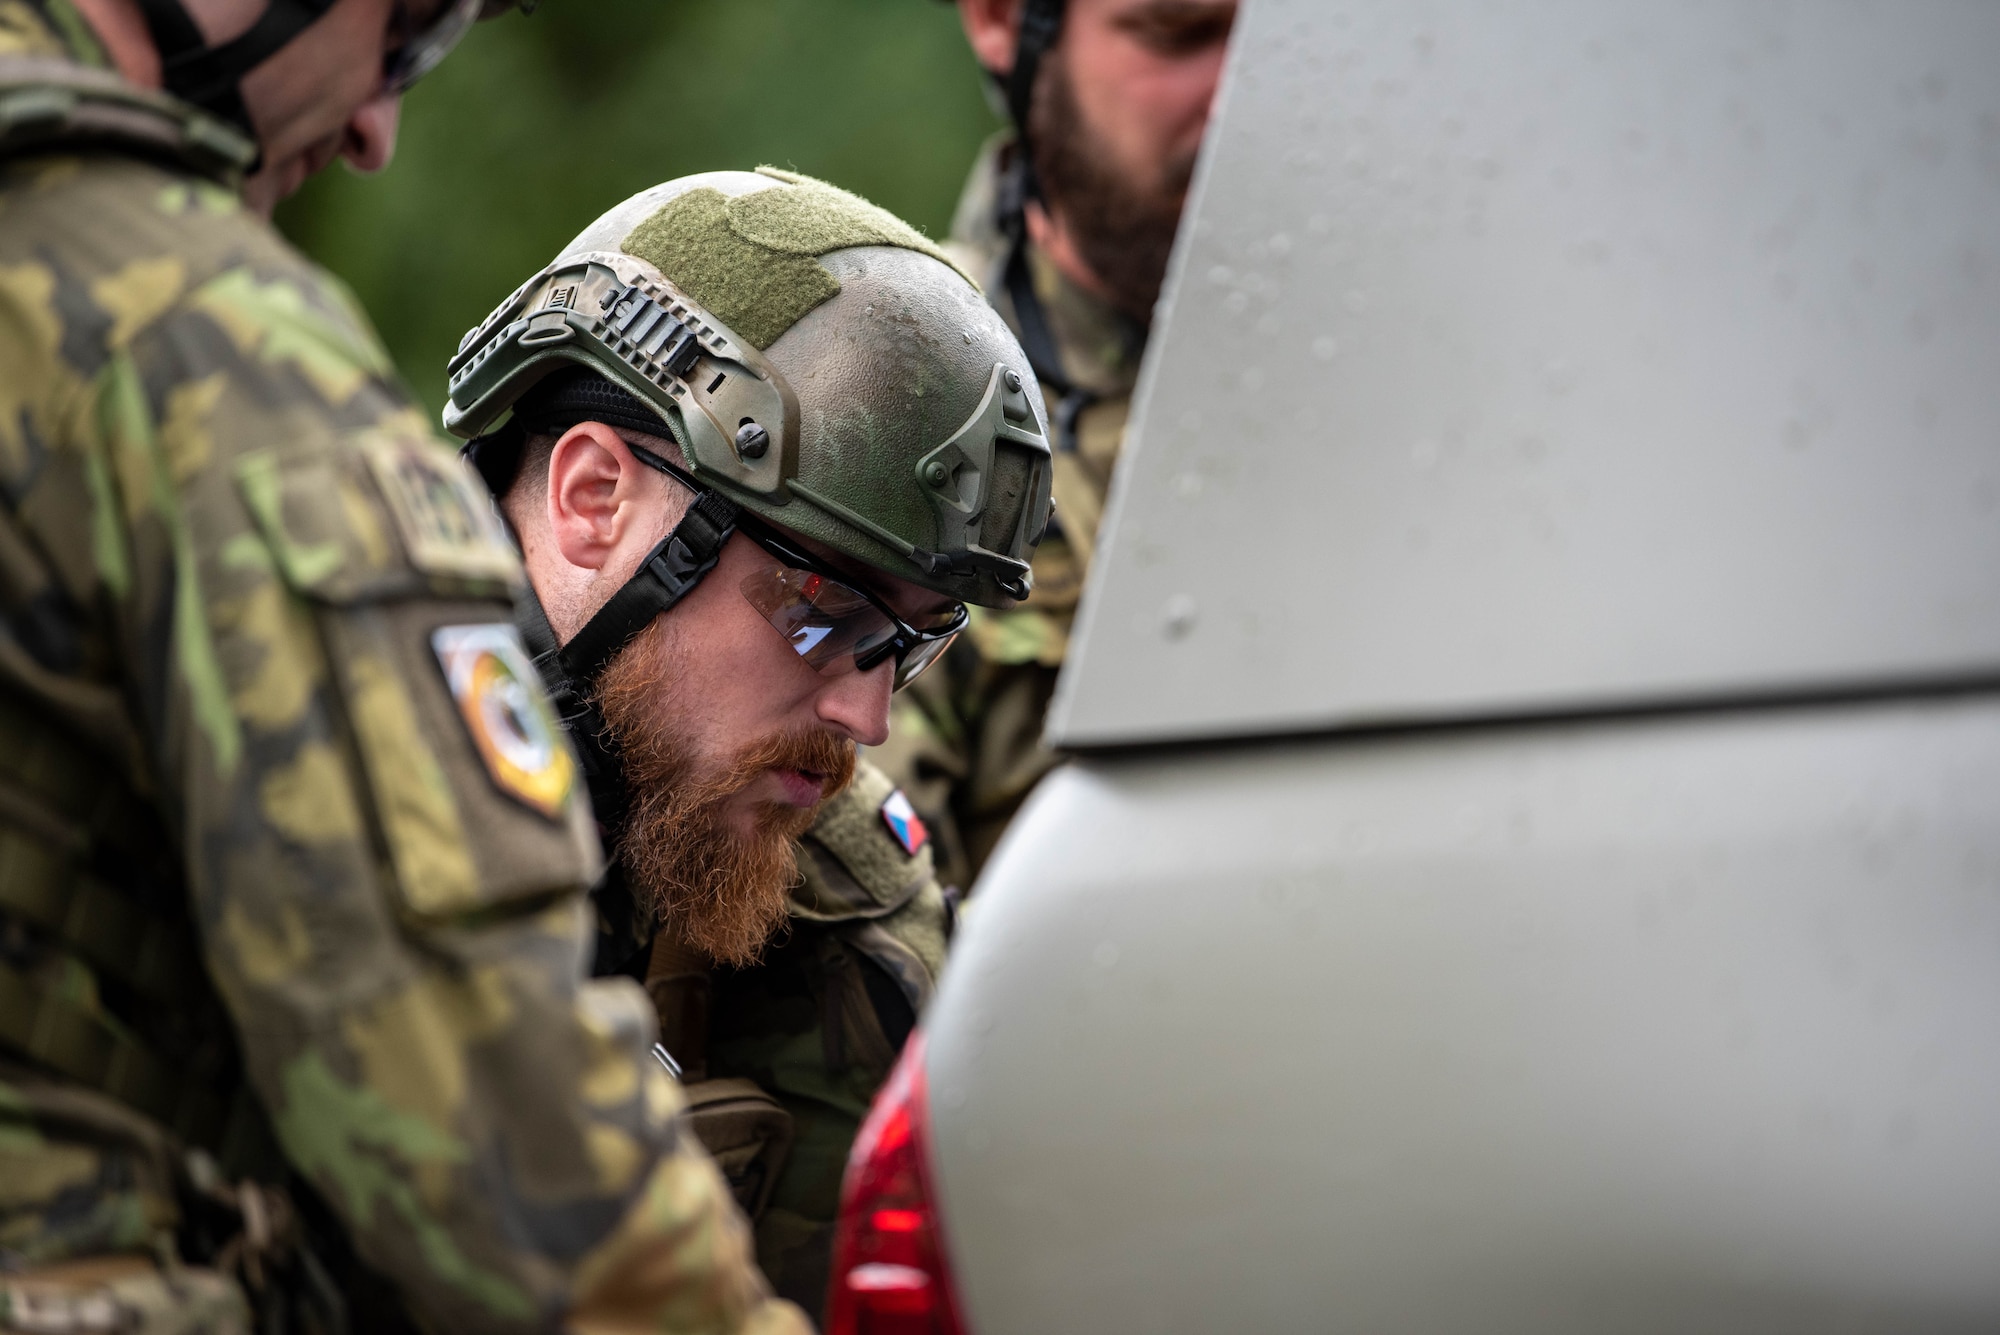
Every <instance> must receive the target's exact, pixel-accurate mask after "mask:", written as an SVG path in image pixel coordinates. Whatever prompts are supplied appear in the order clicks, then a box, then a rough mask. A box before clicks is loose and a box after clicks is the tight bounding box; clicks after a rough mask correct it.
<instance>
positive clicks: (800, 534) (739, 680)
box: [445, 168, 1049, 1307]
mask: <svg viewBox="0 0 2000 1335" xmlns="http://www.w3.org/2000/svg"><path fill="white" fill-rule="evenodd" d="M450 374H451V382H450V383H451V403H450V405H449V406H448V407H447V409H446V414H445V419H446V425H447V426H448V427H449V428H450V429H451V430H452V431H453V432H455V433H457V434H459V435H463V436H467V437H471V438H473V440H472V444H471V445H469V446H468V448H467V453H468V455H469V456H470V457H471V458H472V460H473V461H474V463H475V465H476V466H477V467H478V469H479V471H480V473H481V474H482V475H483V476H484V477H485V478H486V481H487V484H488V486H489V487H490V488H491V489H492V490H493V492H494V494H495V495H496V496H498V497H499V498H500V499H501V507H502V512H503V513H504V515H505V517H506V519H507V521H508V523H509V525H510V526H511V527H512V529H513V531H514V533H515V535H516V537H517V539H518V541H519V542H520V545H521V551H522V554H523V557H524V560H525V564H526V566H527V570H528V575H529V578H530V580H531V581H532V583H533V586H534V593H535V595H536V598H537V599H538V600H539V607H537V606H535V605H534V604H532V603H528V602H524V603H523V605H522V607H523V617H524V620H523V625H522V629H523V634H524V638H525V639H526V641H527V643H528V645H529V647H530V648H531V649H532V650H533V651H534V653H535V656H536V660H537V663H538V665H539V666H540V667H541V668H542V670H543V673H544V675H545V677H546V679H547V682H548V684H549V687H550V690H551V693H552V695H553V696H554V698H555V699H556V702H557V704H558V707H559V709H560V710H561V713H562V715H563V718H564V721H565V722H566V723H567V724H568V725H569V727H570V729H571V731H572V735H573V736H574V737H575V739H576V742H577V746H578V750H579V752H580V754H581V755H582V757H583V760H584V766H585V770H586V773H587V774H588V776H589V780H590V787H591V793H592V798H593V802H594V805H595V808H596V811H597V815H598V818H599V820H600V821H602V822H603V823H604V827H605V831H606V834H607V842H608V845H609V847H610V848H611V849H612V852H613V856H614V864H613V867H612V869H611V872H610V873H609V875H607V877H606V879H605V881H604V882H603V883H602V884H601V885H600V886H599V887H598V890H597V892H596V898H597V902H598V911H599V920H600V938H599V942H598V956H597V964H598V970H599V972H602V973H614V972H615V973H626V974H629V975H630V976H631V977H634V978H638V979H641V980H643V981H644V983H645V985H646V988H647V991H648V992H649V993H650V994H651V995H652V997H653V1000H654V1003H655V1005H656V1007H657V1009H658V1016H659V1021H660V1029H661V1034H662V1037H663V1039H664V1041H665V1045H666V1048H667V1049H668V1051H669V1053H670V1054H671V1060H672V1061H673V1062H675V1063H676V1064H678V1065H679V1066H680V1067H681V1068H682V1072H683V1077H684V1079H685V1081H686V1082H687V1092H688V1098H689V1101H690V1103H691V1104H692V1106H693V1114H692V1116H691V1118H690V1124H691V1125H692V1126H693V1128H694V1130H695V1132H696V1134H698V1135H699V1136H700V1137H701V1139H702V1140H703V1141H704V1142H705V1143H706V1144H707V1145H708V1147H709V1148H710V1149H711V1150H712V1151H713V1152H714V1154H715V1156H716V1158H717V1159H718V1160H719V1161H720V1163H721V1165H722V1167H723V1169H724V1171H725V1172H726V1173H727V1174H728V1176H729V1179H730V1183H731V1185H732V1187H733V1188H734V1189H735V1190H736V1192H737V1196H738V1199H739V1200H740V1201H741V1202H742V1204H743V1206H744V1208H745V1209H746V1210H748V1211H749V1212H750V1213H751V1214H752V1216H753V1218H755V1219H756V1221H757V1238H758V1251H759V1256H760V1258H761V1259H762V1260H763V1261H764V1262H765V1264H766V1266H767V1267H768V1268H769V1271H770V1273H771V1277H772V1280H773V1282H774V1283H776V1285H777V1286H778V1289H779V1291H780V1292H781V1293H783V1294H786V1295H788V1296H796V1297H798V1298H799V1299H801V1300H802V1301H804V1302H806V1303H808V1304H810V1305H812V1306H814V1307H817V1306H818V1304H819V1302H820V1300H821V1299H822V1297H823V1296H824V1294H825V1289H826V1279H827V1269H828V1260H829V1256H828V1253H829V1251H830V1246H831V1225H832V1222H833V1220H834V1217H835V1213H836V1211H837V1207H838V1204H839V1199H838V1197H839V1185H840V1173H841V1168H842V1166H843V1164H844V1163H845V1160H846V1156H847V1151H848V1148H849V1146H850V1144H851V1143H852V1141H853V1138H854V1134H855V1132H856V1130H857V1129H858V1127H859V1124H860V1119H861V1117H862V1116H863V1115H864V1114H865V1112H866V1110H867V1107H868V1104H869V1102H870V1100H871V1099H872V1097H873V1095H874V1092H875V1090H876V1088H877V1087H878V1086H879V1085H880V1083H881V1082H882V1080H883V1079H884V1077H885V1076H886V1075H887V1074H888V1071H889V1068H890V1066H891V1065H892V1064H893V1062H894V1059H895V1055H896V1053H897V1051H898V1049H900V1048H901V1046H902V1042H903V1039H904V1038H905V1037H906V1036H907V1035H908V1033H909V1031H910V1028H911V1027H912V1025H913V1024H914V1023H915V1019H916V1013H917V1009H918V1008H919V1007H920V1006H921V1005H922V1004H923V1003H924V1002H925V1001H926V1000H927V999H928V996H929V993H930V989H931V986H932V981H933V979H934V977H935V975H936V972H937V970H938V967H939V966H940V964H941V963H942V960H943V955H944V946H945V930H946V921H947V920H946V908H945V902H944V897H943V893H942V891H941V889H940V887H939V886H938V884H937V881H936V879H935V877H934V875H933V873H932V869H931V863H930V856H929V850H928V849H927V848H926V847H925V846H924V835H923V830H922V826H921V824H920V823H919V822H918V821H917V820H916V817H915V813H914V812H913V811H912V810H911V808H910V805H909V803H908V801H907V800H906V799H904V798H903V797H902V795H901V794H900V793H899V792H897V791H896V790H895V789H894V788H893V786H892V785H891V784H890V783H889V781H888V780H887V779H886V778H884V777H883V776H882V775H881V774H880V773H879V772H878V771H876V770H875V769H874V768H873V767H872V766H868V765H866V764H862V765H860V766H859V767H858V771H857V765H856V754H855V749H856V744H857V743H858V744H861V745H867V746H874V745H878V744H880V743H881V742H882V740H883V739H884V738H885V737H886V736H887V733H888V723H889V707H890V698H891V692H892V691H893V690H894V689H895V688H896V687H899V686H903V685H907V684H909V683H910V682H911V681H913V680H915V679H916V678H917V676H918V674H919V673H921V672H922V671H923V670H924V668H925V667H927V666H928V665H929V664H930V663H931V662H932V661H933V660H934V659H936V658H937V657H938V656H939V655H940V654H941V653H942V652H943V651H944V649H945V647H946V646H947V645H948V644H950V642H951V641H952V639H953V637H954V636H955V635H957V633H958V632H959V631H960V629H962V627H963V626H964V624H965V622H966V618H967V611H966V607H965V604H966V603H974V604H978V605H981V606H983V607H988V608H1002V607H1006V606H1009V605H1011V604H1012V603H1013V602H1014V601H1015V600H1017V599H1019V598H1022V597H1024V596H1026V595H1027V593H1028V590H1029V587H1030V580H1031V572H1030V568H1029V565H1028V558H1029V556H1030V553H1031V550H1032V548H1033V544H1034V542H1035V540H1036V539H1037V538H1039V537H1040V535H1041V532H1042V529H1043V527H1044V526H1045V524H1046V522H1047V519H1048V513H1049V446H1048V443H1047V439H1046V435H1045V431H1044V427H1043V423H1042V420H1041V416H1040V405H1039V403H1038V402H1037V401H1036V398H1035V394H1034V386H1033V385H1032V384H1030V383H1028V380H1027V377H1028V374H1029V368H1028V363H1027V359H1026V357H1025V356H1024V354H1023V353H1022V352H1021V349H1020V347H1019V345H1018V344H1017V343H1016V342H1015V340H1014V338H1013V337H1012V336H1011V335H1010V334H1009V333H1008V331H1007V327H1006V325H1005V324H1004V323H1003V322H1002V321H1001V320H1000V319H999V317H998V316H997V315H995V314H994V312H993V311H992V310H991V308H989V307H988V306H987V304H986V303H985V301H984V299H983V298H982V296H981V294H980V292H979V289H978V287H977V286H976V285H975V284H974V283H973V282H972V281H971V280H970V279H969V278H968V277H966V276H965V275H964V274H963V273H962V272H959V271H956V270H955V269H954V268H953V266H952V264H951V263H950V261H949V260H947V259H946V258H945V256H944V254H943V253H942V252H941V251H939V250H938V248H937V247H936V246H935V245H933V244H932V243H931V242H929V241H928V240H926V239H925V238H924V237H923V236H922V235H921V234H919V233H918V232H916V231H915V230H913V229H912V228H910V227H909V226H907V225H906V224H904V223H902V222H900V221H899V220H897V219H896V218H894V217H892V216H890V215H889V214H887V213H884V212H883V211H882V210H880V209H877V208H875V207H874V206H872V205H870V204H868V203H866V202H865V201H863V200H860V199H858V198H856V197H855V196H853V195H850V194H847V193H845V192H843V191H840V190H836V189H834V188H833V187H831V186H828V185H825V184H822V183H820V182H817V181H813V180H809V179H807V178H803V177H798V176H793V175H791V174H789V173H785V172H779V171H775V170H772V169H770V168H766V169H764V170H762V171H761V172H757V173H748V172H714V173H709V174H707V175H702V176H694V177H688V178H684V179H682V180H678V181H671V182H668V183H667V184H664V185H661V186H657V187H655V188H654V189H651V190H648V191H646V192H644V193H643V194H640V195H638V196H635V197H634V198H632V199H630V200H627V201H626V202H625V203H623V204H621V205H619V206H618V207H617V208H615V209H613V210H612V211H611V212H609V213H607V214H606V215H604V216H603V217H602V218H600V219H598V220H597V221H596V222H594V223H592V224H591V225H590V226H589V227H587V228H586V229H585V230H584V231H583V233H582V234H581V235H580V236H578V237H577V238H576V240H575V241H573V242H571V243H570V245H569V246H568V247H567V248H566V249H565V250H564V251H563V253H562V254H561V255H560V256H558V257H557V258H556V260H555V261H554V262H553V263H552V264H551V265H549V266H548V267H547V268H546V269H544V270H543V271H542V272H541V273H540V274H537V275H536V276H535V277H534V278H532V279H530V280H529V281H528V282H527V284H525V285H524V286H523V287H521V288H520V289H518V290H517V291H516V292H515V294H514V295H513V296H511V297H510V298H508V299H507V301H506V302H504V303H502V305H501V306H500V307H499V309H497V310H495V311H494V312H493V314H492V315H491V316H489V317H488V318H487V320H486V322H485V323H484V324H483V325H481V326H480V327H479V328H478V329H476V330H474V331H472V333H470V334H468V335H467V336H466V339H465V341H464V343H462V344H461V345H460V349H459V353H458V356H457V357H456V358H455V359H454V360H453V362H452V364H451V368H450ZM850 778H851V779H852V782H850ZM816 814H817V823H816V824H815V823H814V819H815V815H816ZM809 825H811V826H812V833H811V835H810V836H809V837H806V838H805V839H804V840H803V841H802V842H801V841H800V840H801V836H802V835H805V833H806V830H807V827H808V826H809ZM788 919H789V930H786V929H787V923H788ZM774 934H776V935H777V936H778V939H777V940H776V942H775V944H772V938H773V937H774ZM767 944H769V945H771V948H770V949H769V951H768V953H766V947H767Z"/></svg>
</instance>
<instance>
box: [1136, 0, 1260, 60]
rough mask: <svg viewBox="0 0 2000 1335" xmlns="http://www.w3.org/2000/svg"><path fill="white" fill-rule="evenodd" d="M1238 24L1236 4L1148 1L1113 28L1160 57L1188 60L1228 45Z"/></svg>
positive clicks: (1208, 0) (1216, 0)
mask: <svg viewBox="0 0 2000 1335" xmlns="http://www.w3.org/2000/svg"><path fill="white" fill-rule="evenodd" d="M1235 21H1236V4H1235V0H1145V2H1144V3H1142V4H1137V5H1133V6H1132V7H1131V8H1129V9H1125V10H1123V11H1121V12H1120V13H1119V14H1118V15H1117V16H1116V17H1115V18H1113V19H1112V20H1111V25H1112V26H1113V27H1114V28H1117V29H1119V30H1120V31H1121V32H1125V33H1129V34H1131V36H1132V37H1134V38H1136V39H1137V40H1138V41H1139V42H1140V44H1141V45H1143V46H1145V47H1147V48H1148V49H1149V50H1152V51H1154V52H1155V53H1157V54H1159V55H1163V56H1188V55H1193V54H1195V53H1196V52H1199V51H1205V50H1207V49H1208V48H1210V47H1213V46H1217V45H1220V44H1221V43H1222V42H1224V41H1226V40H1227V39H1228V37H1229V29H1230V26H1231V25H1232V24H1234V23H1235Z"/></svg>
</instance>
